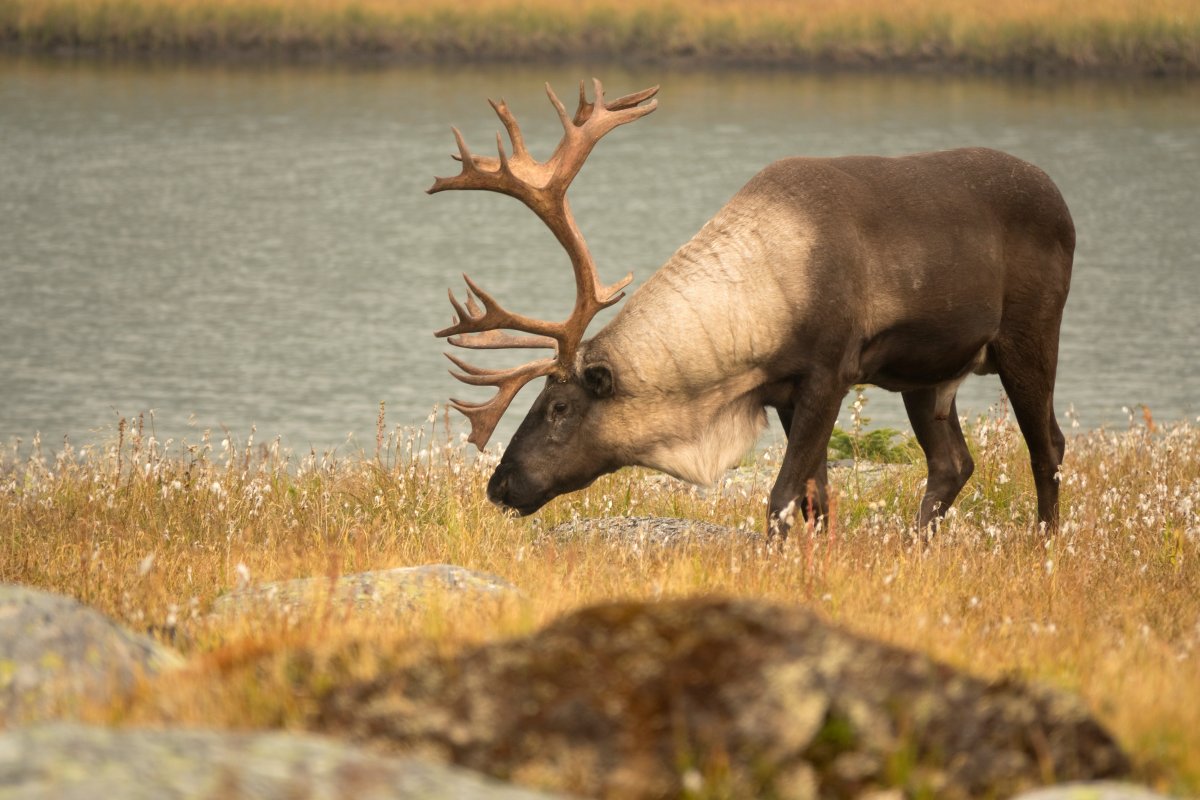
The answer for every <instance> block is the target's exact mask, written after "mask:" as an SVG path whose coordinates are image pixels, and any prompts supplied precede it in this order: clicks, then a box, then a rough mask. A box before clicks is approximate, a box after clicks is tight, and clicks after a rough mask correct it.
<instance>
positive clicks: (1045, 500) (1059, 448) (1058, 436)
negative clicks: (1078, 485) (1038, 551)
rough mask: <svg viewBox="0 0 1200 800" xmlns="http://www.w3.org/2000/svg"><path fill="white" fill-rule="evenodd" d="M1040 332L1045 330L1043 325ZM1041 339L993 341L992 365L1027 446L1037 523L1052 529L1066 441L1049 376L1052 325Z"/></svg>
mask: <svg viewBox="0 0 1200 800" xmlns="http://www.w3.org/2000/svg"><path fill="white" fill-rule="evenodd" d="M1042 330H1046V327H1045V326H1043V327H1042ZM1051 330H1052V333H1051V334H1050V335H1047V336H1046V337H1045V338H1042V339H1040V340H1037V341H1034V340H1032V339H1031V338H1023V339H1021V340H1017V341H1014V340H1012V339H1005V338H1001V339H999V340H997V341H996V343H995V345H994V347H995V354H996V367H997V370H998V371H999V373H1000V382H1001V383H1002V384H1004V390H1005V391H1006V392H1007V393H1008V401H1009V403H1010V404H1011V405H1012V410H1013V414H1014V415H1015V416H1016V418H1017V424H1018V425H1019V426H1020V428H1021V434H1022V435H1023V436H1024V437H1025V444H1026V446H1028V448H1029V463H1030V466H1031V467H1032V469H1033V483H1034V486H1035V487H1036V489H1037V501H1038V522H1041V523H1043V524H1044V525H1045V526H1046V531H1047V532H1048V533H1049V532H1053V531H1054V530H1056V529H1057V527H1058V470H1059V467H1060V466H1061V465H1062V460H1063V455H1064V453H1065V452H1066V439H1065V438H1064V437H1063V433H1062V429H1061V428H1059V427H1058V420H1057V419H1055V416H1054V373H1055V371H1056V368H1057V365H1058V325H1057V324H1055V325H1054V326H1053V327H1052V328H1051Z"/></svg>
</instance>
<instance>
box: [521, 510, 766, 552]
mask: <svg viewBox="0 0 1200 800" xmlns="http://www.w3.org/2000/svg"><path fill="white" fill-rule="evenodd" d="M581 540H583V541H588V542H592V543H597V542H603V543H606V544H619V545H622V546H629V545H636V546H642V547H679V546H686V545H693V544H712V543H751V542H765V541H766V539H765V538H764V537H763V536H762V535H761V534H759V533H755V532H752V531H744V530H736V529H734V528H727V527H725V526H724V525H716V524H714V523H712V522H703V521H700V520H693V519H679V518H676V517H590V518H587V519H578V520H572V521H571V522H564V523H562V524H561V525H555V526H554V527H553V528H551V529H550V530H548V531H546V532H545V533H544V534H542V535H541V537H539V539H538V543H540V544H545V543H548V542H557V543H560V544H563V543H567V542H571V541H581Z"/></svg>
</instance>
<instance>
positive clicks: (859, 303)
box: [429, 80, 1075, 536]
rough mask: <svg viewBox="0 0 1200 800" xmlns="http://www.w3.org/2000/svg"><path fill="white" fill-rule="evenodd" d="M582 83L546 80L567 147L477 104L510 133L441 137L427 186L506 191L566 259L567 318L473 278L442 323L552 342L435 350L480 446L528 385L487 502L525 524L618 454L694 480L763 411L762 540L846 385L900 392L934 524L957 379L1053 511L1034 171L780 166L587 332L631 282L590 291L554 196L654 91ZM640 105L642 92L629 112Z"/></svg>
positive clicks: (1051, 242)
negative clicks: (472, 396)
mask: <svg viewBox="0 0 1200 800" xmlns="http://www.w3.org/2000/svg"><path fill="white" fill-rule="evenodd" d="M594 84H595V85H594V89H593V95H592V96H593V98H594V99H593V100H591V101H589V100H588V99H587V95H586V92H585V90H584V85H583V83H582V82H581V83H580V87H579V105H578V108H577V109H576V111H575V114H574V116H571V115H569V114H568V112H567V110H566V108H565V107H564V106H563V104H562V102H560V101H559V99H558V97H556V96H555V94H554V91H553V90H552V89H551V88H550V87H549V85H547V87H546V91H547V94H548V95H549V97H550V102H551V103H552V104H553V105H554V108H555V110H556V111H557V112H558V116H559V119H560V120H561V122H562V127H563V137H562V140H561V141H560V142H559V144H558V146H557V148H556V149H555V150H554V153H553V155H551V156H550V158H549V159H548V160H547V161H545V162H539V161H537V160H535V159H534V158H533V157H532V156H530V154H529V151H528V150H527V149H526V146H525V142H524V139H523V137H522V134H521V130H520V128H519V127H518V125H517V121H516V119H515V118H514V116H513V114H512V112H511V111H510V110H509V108H508V106H507V105H506V104H505V103H504V102H503V101H501V102H498V103H497V102H492V101H489V102H491V105H492V108H493V109H494V110H495V112H496V114H497V116H498V117H499V118H500V122H501V124H503V126H504V128H505V130H506V131H507V132H508V138H509V141H510V142H511V150H512V152H511V154H509V153H508V152H506V149H505V146H504V141H503V138H502V137H501V135H500V134H499V133H497V134H496V142H497V149H498V154H497V156H496V157H494V158H492V157H484V156H477V155H474V154H472V153H471V151H470V150H469V149H468V147H467V144H466V142H465V141H464V139H463V136H462V134H461V133H460V132H459V131H458V129H456V128H455V129H452V130H453V133H454V137H455V140H456V141H457V144H458V151H459V152H458V154H457V155H456V156H454V157H455V159H457V160H459V161H461V162H462V169H461V172H460V173H459V174H458V175H456V176H454V177H450V178H436V179H435V181H434V184H433V186H432V187H431V188H430V189H429V193H430V194H432V193H435V192H441V191H444V190H447V189H484V190H488V191H493V192H500V193H502V194H507V195H510V196H512V197H515V198H517V199H518V200H520V201H521V202H523V203H525V205H527V206H528V207H529V208H530V209H531V210H532V211H533V212H534V213H535V214H537V216H538V217H539V218H540V219H541V220H542V221H543V222H544V223H545V224H546V226H547V227H549V228H550V230H551V232H553V234H554V236H555V237H556V238H557V239H558V241H559V243H560V244H561V245H562V247H563V248H564V249H565V250H566V252H567V255H568V256H569V257H570V261H571V267H572V269H573V270H574V273H575V285H576V290H577V292H576V299H575V307H574V310H573V311H572V312H571V314H570V316H569V317H568V318H567V319H566V320H565V321H563V322H554V321H545V320H539V319H533V318H530V317H526V316H523V315H521V314H518V313H514V312H510V311H508V310H506V309H505V308H503V307H502V306H501V305H500V303H498V302H497V301H496V299H495V298H494V297H492V296H491V295H490V294H488V293H487V292H486V291H484V290H483V289H482V288H480V286H478V285H477V284H476V283H475V282H474V281H472V280H471V279H470V278H468V277H466V276H465V275H464V276H463V277H464V279H465V280H466V284H467V288H468V291H467V294H466V298H465V302H459V300H458V299H456V297H455V295H454V293H453V291H451V292H450V302H451V304H452V305H453V307H454V312H455V314H456V317H455V319H454V322H453V324H452V325H451V326H450V327H448V328H445V329H443V330H440V331H437V333H436V334H435V335H436V336H439V337H448V340H449V342H450V343H451V344H453V345H456V346H458V347H466V348H508V347H518V348H525V347H529V348H548V349H550V350H553V353H554V354H553V355H552V356H551V357H548V358H544V359H541V360H537V361H533V362H530V363H527V364H525V365H523V366H519V367H516V368H513V369H507V370H493V369H483V368H480V367H476V366H473V365H471V364H468V363H466V362H465V361H463V360H461V359H459V358H457V357H455V356H453V355H450V354H447V356H448V357H449V358H450V360H451V361H453V362H454V364H455V365H456V366H457V367H458V368H459V369H460V370H461V372H457V373H452V374H454V375H455V377H457V378H458V379H459V380H461V381H463V382H464V383H467V384H470V385H473V386H491V387H495V388H496V389H497V392H496V393H495V395H494V396H493V397H492V398H491V399H490V400H488V401H486V402H482V403H472V402H464V401H460V400H452V401H451V404H452V405H453V406H454V407H455V408H456V409H458V410H459V411H461V412H462V413H463V414H465V415H466V416H467V417H468V418H469V420H470V423H471V434H470V437H469V441H470V442H472V443H473V444H475V445H476V446H477V447H478V448H479V449H480V450H482V449H483V448H484V447H485V446H486V445H487V442H488V439H489V437H490V436H491V434H492V432H493V430H494V429H495V427H496V424H497V422H498V421H499V420H500V418H501V416H502V415H503V414H504V412H505V410H506V409H507V408H508V406H509V404H510V403H511V402H512V400H513V397H514V396H515V395H516V394H517V392H518V391H519V390H520V389H521V387H523V386H524V385H525V384H526V383H528V382H530V381H532V380H534V379H536V378H545V379H546V381H545V387H544V388H543V389H542V392H541V394H540V395H539V396H538V397H537V399H536V400H535V401H534V403H533V406H532V408H531V409H530V410H529V413H528V414H527V415H526V417H525V419H524V421H523V422H522V423H521V425H520V427H519V428H518V429H517V432H516V434H515V435H514V436H513V438H512V441H511V442H510V444H509V446H508V448H507V449H506V450H505V452H504V455H503V457H502V458H501V460H500V464H499V466H498V467H497V468H496V471H495V473H494V474H493V475H492V477H491V480H490V481H489V483H488V489H487V492H488V497H489V498H490V499H491V500H492V501H493V502H494V503H496V504H498V505H500V506H503V507H506V508H509V509H514V510H515V511H517V512H519V513H520V514H530V513H532V512H534V511H536V510H537V509H539V508H541V507H542V506H543V505H544V504H545V503H547V502H548V501H549V500H551V499H552V498H554V497H556V496H558V495H560V494H563V493H566V492H571V491H575V490H577V489H581V488H583V487H585V486H588V485H589V484H590V483H592V481H594V480H595V479H596V478H597V477H599V476H601V475H604V474H606V473H610V472H613V471H615V470H617V469H619V468H621V467H623V466H631V465H640V466H645V467H651V468H653V469H656V470H660V471H662V472H665V473H668V474H670V475H673V476H675V477H677V478H681V479H683V480H685V481H690V482H692V483H696V484H711V483H712V482H714V481H715V480H716V479H717V478H718V476H719V475H720V474H721V473H722V471H724V470H725V469H727V468H729V467H730V466H732V465H733V464H735V463H736V462H737V461H738V460H739V458H741V457H742V456H743V455H744V454H745V453H746V452H747V451H748V450H749V448H751V447H752V446H753V445H754V443H755V441H756V440H757V438H758V436H759V434H760V432H761V431H762V430H763V428H764V426H765V425H766V422H767V412H766V409H767V408H768V407H772V408H774V409H775V410H776V411H777V413H778V416H779V420H780V422H781V423H782V425H783V429H784V431H785V433H786V435H787V448H786V451H785V454H784V457H783V461H782V466H781V467H780V470H779V475H778V477H777V479H776V481H775V484H774V487H773V488H772V490H771V495H770V501H769V508H768V517H767V530H768V532H769V533H770V534H773V535H778V536H786V535H787V533H788V530H789V528H791V527H792V526H793V525H794V524H795V519H796V514H795V512H796V511H797V510H799V511H800V513H801V514H803V515H804V517H805V518H814V517H815V516H818V515H820V514H822V513H824V511H825V509H826V450H827V444H828V441H829V437H830V434H831V432H832V430H833V426H834V424H835V422H836V420H837V416H838V412H839V410H840V408H841V402H842V399H843V398H844V397H845V395H846V393H847V391H848V390H849V389H850V387H852V386H854V385H855V384H874V385H876V386H880V387H883V388H884V389H888V390H890V391H896V392H900V393H901V394H902V396H903V398H904V406H905V410H906V411H907V413H908V418H909V420H910V422H911V423H912V429H913V432H914V433H915V435H916V438H917V441H918V442H919V443H920V445H921V448H922V449H923V451H924V453H925V458H926V463H927V467H928V481H927V483H926V487H925V494H924V497H923V498H922V500H921V506H920V511H919V514H918V518H917V524H918V526H919V527H920V528H922V529H925V528H926V527H927V526H930V525H931V524H933V523H936V521H937V520H938V519H939V518H940V517H941V515H943V514H944V513H945V512H946V510H947V509H948V508H949V507H950V505H951V503H952V502H953V501H954V499H955V497H957V496H958V493H959V492H960V490H961V489H962V487H963V485H964V484H965V483H966V481H967V479H968V478H969V477H970V475H971V472H972V470H973V468H974V464H973V462H972V459H971V455H970V453H969V452H968V450H967V444H966V442H965V441H964V439H963V433H962V429H961V427H960V425H959V420H958V412H957V408H956V406H955V395H956V392H957V390H958V386H959V384H960V383H961V382H962V381H963V380H964V379H965V378H966V377H967V376H968V375H969V374H971V373H999V375H1000V380H1001V382H1002V383H1003V385H1004V388H1005V390H1006V391H1007V393H1008V397H1009V401H1010V403H1011V405H1012V410H1013V413H1014V414H1015V416H1016V419H1017V422H1018V424H1019V425H1020V428H1021V432H1022V434H1023V435H1024V437H1025V441H1026V443H1027V445H1028V449H1029V456H1030V462H1031V465H1032V468H1033V478H1034V483H1035V485H1036V488H1037V509H1038V519H1039V520H1040V522H1041V523H1044V524H1045V526H1046V528H1047V529H1048V530H1053V529H1054V527H1055V526H1056V522H1057V516H1058V469H1059V465H1060V464H1061V463H1062V459H1063V450H1064V439H1063V435H1062V431H1061V430H1060V429H1059V426H1058V423H1057V421H1056V419H1055V414H1054V407H1053V398H1054V378H1055V370H1056V367H1057V361H1058V335H1059V324H1060V321H1061V319H1062V312H1063V306H1064V304H1065V302H1066V299H1067V291H1068V288H1069V285H1070V278H1071V261H1072V257H1073V253H1074V249H1075V229H1074V225H1073V223H1072V221H1071V215H1070V212H1069V211H1068V210H1067V206H1066V204H1065V202H1064V201H1063V198H1062V195H1061V194H1060V193H1059V191H1058V189H1057V187H1056V186H1055V185H1054V183H1053V182H1052V181H1051V180H1050V178H1049V177H1047V175H1046V174H1045V173H1044V172H1042V171H1041V170H1040V169H1038V168H1037V167H1035V166H1033V165H1031V164H1028V163H1026V162H1025V161H1022V160H1020V159H1018V158H1015V157H1014V156H1011V155H1007V154H1005V153H1001V152H997V151H995V150H988V149H982V148H971V149H962V150H948V151H944V152H932V153H919V154H916V155H908V156H902V157H898V158H884V157H875V156H849V157H843V158H787V159H783V160H781V161H776V162H774V163H772V164H770V165H769V166H767V167H766V168H765V169H763V170H762V172H760V173H758V174H757V175H756V176H754V178H752V179H751V180H750V182H749V183H747V184H746V185H745V186H744V187H743V188H742V189H741V190H740V191H739V192H738V193H737V194H736V195H734V197H733V199H731V200H730V201H729V202H728V203H727V204H726V205H725V207H724V208H722V209H721V210H720V211H718V212H717V215H716V216H715V217H713V218H712V219H711V220H710V221H709V222H708V223H707V224H705V225H704V226H703V227H702V228H701V229H700V232H699V233H697V234H696V235H695V236H694V237H693V238H692V240H691V241H689V242H688V243H687V244H685V245H684V246H683V247H681V248H680V249H679V250H678V251H677V252H676V253H675V254H674V255H673V256H672V257H671V258H670V260H668V261H667V263H666V264H664V265H663V266H662V267H661V268H660V269H659V270H658V271H657V272H655V273H654V275H652V276H651V277H650V278H649V280H647V281H646V282H645V284H644V285H642V286H641V288H639V289H638V290H637V291H636V292H634V293H633V295H632V296H631V297H630V298H629V301H628V302H627V303H626V304H625V305H624V306H623V307H622V308H621V310H620V311H619V313H618V314H617V316H616V317H615V318H614V319H613V320H612V321H611V322H610V323H609V324H608V325H606V326H605V327H604V328H603V329H602V330H600V331H599V333H597V334H596V335H595V336H594V337H593V338H591V339H588V340H585V339H584V334H585V332H586V330H587V327H588V323H589V322H590V321H591V320H592V318H593V317H594V316H595V315H596V313H597V312H598V311H600V310H601V309H603V308H607V307H609V306H611V305H613V304H614V303H616V302H617V301H618V300H620V299H621V298H622V297H623V296H624V292H623V291H622V290H623V289H624V288H625V287H626V286H628V285H629V283H630V281H631V280H632V279H633V276H632V274H629V275H626V276H625V277H624V278H622V279H621V280H619V281H617V282H616V283H613V284H609V285H605V284H603V283H602V282H601V280H600V278H599V275H598V273H597V271H596V265H595V262H594V261H593V259H592V256H591V254H590V253H589V252H588V247H587V244H586V243H585V242H584V239H583V236H582V235H581V234H580V232H579V228H578V227H577V226H576V223H575V219H574V217H573V216H572V214H571V208H570V206H569V205H568V203H567V197H566V193H567V188H568V186H570V184H571V181H572V179H573V178H574V177H575V175H576V174H577V173H578V172H579V169H580V168H581V167H582V166H583V163H584V161H585V160H586V159H587V157H588V155H589V153H590V152H591V150H592V148H593V147H594V146H595V145H596V143H597V142H598V141H599V140H600V138H601V137H603V136H604V135H605V134H607V133H608V132H609V131H611V130H612V129H614V128H616V127H617V126H619V125H624V124H625V123H628V122H633V121H634V120H636V119H639V118H641V117H644V116H645V115H647V114H649V113H650V112H652V111H654V109H655V108H656V107H657V100H654V99H651V98H652V97H653V96H654V95H655V94H656V93H657V91H658V87H657V86H656V87H653V88H650V89H646V90H644V91H640V92H637V93H635V94H631V95H628V96H625V97H622V98H620V99H618V100H614V101H612V102H606V101H605V99H604V90H603V87H602V86H601V84H600V82H599V81H598V80H597V81H595V82H594ZM646 101H649V102H646Z"/></svg>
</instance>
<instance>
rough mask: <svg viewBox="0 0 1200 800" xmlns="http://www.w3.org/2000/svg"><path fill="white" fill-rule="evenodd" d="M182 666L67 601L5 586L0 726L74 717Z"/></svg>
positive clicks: (0, 624)
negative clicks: (85, 706) (84, 707)
mask: <svg viewBox="0 0 1200 800" xmlns="http://www.w3.org/2000/svg"><path fill="white" fill-rule="evenodd" d="M180 663H182V659H181V658H180V656H179V655H178V654H176V653H175V652H174V651H173V650H171V649H169V648H167V647H164V646H162V645H160V644H159V643H157V642H155V641H154V640H153V639H151V638H149V637H148V636H143V635H141V634H137V633H133V632H132V631H130V630H127V629H126V628H124V627H122V626H121V625H119V624H117V623H116V622H114V621H113V620H111V619H109V618H108V617H106V616H104V615H103V614H101V613H100V612H99V611H96V610H95V609H92V608H88V607H87V606H85V605H83V604H82V603H80V602H78V601H77V600H74V599H72V598H70V597H64V596H62V595H57V594H51V593H49V592H43V591H39V590H37V589H30V588H28V587H24V586H13V585H0V720H8V721H9V722H17V721H21V720H30V719H36V718H40V717H45V716H47V715H59V714H67V715H69V714H71V713H72V712H73V711H75V710H76V709H77V708H78V707H79V704H80V703H81V702H84V701H92V702H98V703H103V702H105V701H106V700H107V699H108V698H112V697H115V696H116V695H118V694H120V693H123V692H127V691H128V690H129V689H131V688H132V687H133V685H134V682H135V680H136V679H137V678H138V677H139V676H142V675H150V674H153V673H156V672H159V671H160V670H163V669H166V668H170V667H174V666H176V665H178V664H180Z"/></svg>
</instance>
